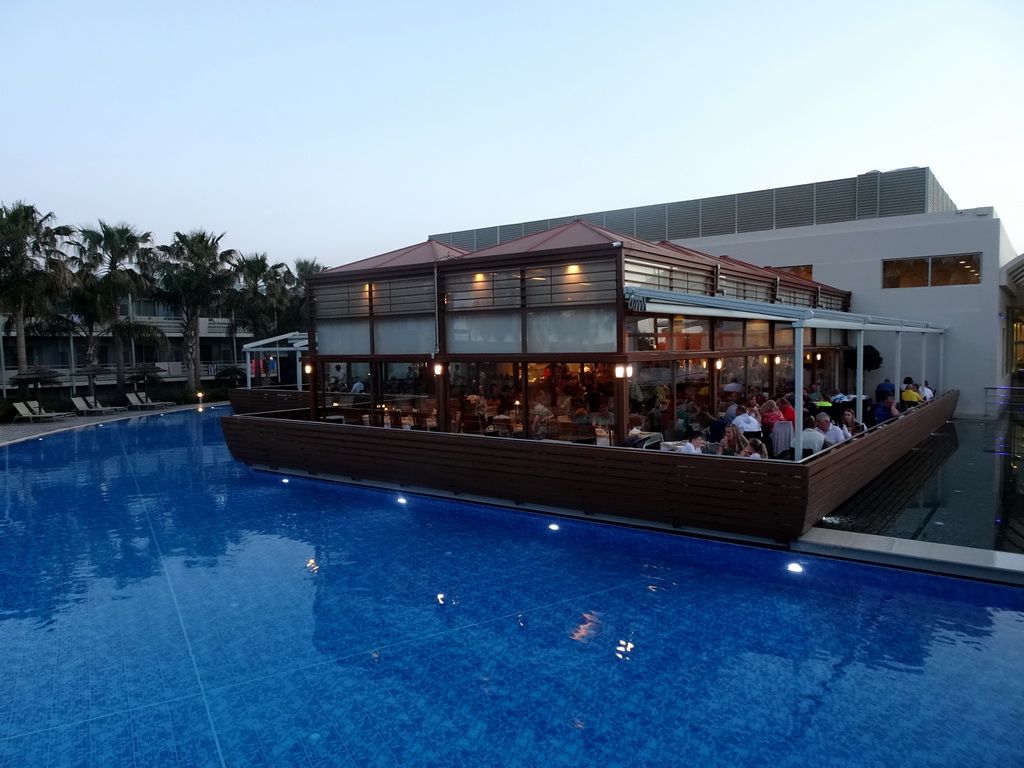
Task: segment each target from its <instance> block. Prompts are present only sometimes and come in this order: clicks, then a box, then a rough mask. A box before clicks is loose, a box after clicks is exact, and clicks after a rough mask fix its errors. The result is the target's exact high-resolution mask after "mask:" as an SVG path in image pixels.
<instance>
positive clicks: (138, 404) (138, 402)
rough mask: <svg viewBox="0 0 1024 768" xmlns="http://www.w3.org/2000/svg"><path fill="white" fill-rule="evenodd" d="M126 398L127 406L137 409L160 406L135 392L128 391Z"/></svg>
mask: <svg viewBox="0 0 1024 768" xmlns="http://www.w3.org/2000/svg"><path fill="white" fill-rule="evenodd" d="M125 397H127V398H128V407H129V408H133V409H135V410H137V411H141V410H144V409H146V408H159V407H160V406H158V405H156V404H154V403H150V402H148V401H145V400H143V399H142V396H141V394H139V393H136V392H129V393H127V394H126V395H125Z"/></svg>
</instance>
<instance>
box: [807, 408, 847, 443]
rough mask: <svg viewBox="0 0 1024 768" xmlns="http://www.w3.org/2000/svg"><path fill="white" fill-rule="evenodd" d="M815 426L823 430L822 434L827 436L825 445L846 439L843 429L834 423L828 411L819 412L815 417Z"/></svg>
mask: <svg viewBox="0 0 1024 768" xmlns="http://www.w3.org/2000/svg"><path fill="white" fill-rule="evenodd" d="M814 424H815V426H816V427H817V428H818V429H819V430H821V434H822V435H824V436H825V447H826V448H827V447H829V446H830V445H835V444H836V443H841V442H843V440H845V439H846V435H844V434H843V430H842V429H840V428H839V427H837V426H836V425H835V424H833V423H832V419H830V418H829V415H828V414H827V413H819V414H818V415H817V416H815V417H814Z"/></svg>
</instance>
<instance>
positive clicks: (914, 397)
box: [900, 384, 924, 409]
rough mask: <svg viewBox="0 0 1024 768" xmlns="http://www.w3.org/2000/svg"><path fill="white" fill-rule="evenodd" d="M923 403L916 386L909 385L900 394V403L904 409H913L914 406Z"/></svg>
mask: <svg viewBox="0 0 1024 768" xmlns="http://www.w3.org/2000/svg"><path fill="white" fill-rule="evenodd" d="M923 402H924V398H923V397H921V391H920V387H918V385H917V384H911V385H909V386H908V387H907V388H906V389H904V390H903V391H902V392H900V403H901V404H902V405H903V407H904V408H905V409H906V408H913V407H914V406H915V405H920V404H921V403H923Z"/></svg>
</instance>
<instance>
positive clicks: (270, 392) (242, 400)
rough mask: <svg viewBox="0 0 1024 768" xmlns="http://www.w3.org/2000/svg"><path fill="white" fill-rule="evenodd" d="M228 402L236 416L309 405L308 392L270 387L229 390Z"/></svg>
mask: <svg viewBox="0 0 1024 768" xmlns="http://www.w3.org/2000/svg"><path fill="white" fill-rule="evenodd" d="M228 401H229V402H230V403H231V408H232V410H233V411H234V412H235V413H236V414H244V413H263V412H265V411H280V410H282V409H284V408H306V407H308V405H309V392H300V391H299V390H297V389H275V388H272V387H257V388H255V389H231V390H228Z"/></svg>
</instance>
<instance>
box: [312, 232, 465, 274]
mask: <svg viewBox="0 0 1024 768" xmlns="http://www.w3.org/2000/svg"><path fill="white" fill-rule="evenodd" d="M467 253H469V251H467V250H465V249H463V248H457V247H456V246H454V245H446V244H445V243H442V242H439V241H437V240H427V241H425V242H422V243H417V244H416V245H408V246H406V247H405V248H399V249H398V250H397V251H388V252H387V253H382V254H380V255H378V256H370V257H369V258H366V259H360V260H359V261H353V262H351V263H350V264H342V265H341V266H340V267H333V268H331V269H325V270H323V271H322V272H318V273H317V277H320V276H328V275H336V274H338V273H340V272H357V271H359V272H361V271H362V270H364V269H376V268H378V267H407V266H413V265H416V264H429V263H431V262H433V261H443V260H445V259H451V258H456V257H462V256H465V255H466V254H467Z"/></svg>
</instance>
